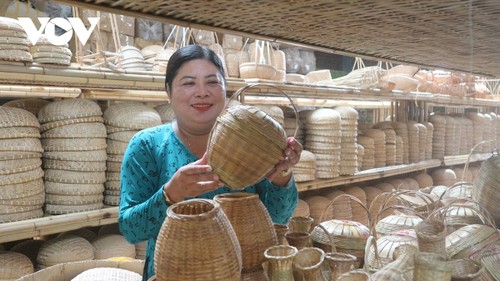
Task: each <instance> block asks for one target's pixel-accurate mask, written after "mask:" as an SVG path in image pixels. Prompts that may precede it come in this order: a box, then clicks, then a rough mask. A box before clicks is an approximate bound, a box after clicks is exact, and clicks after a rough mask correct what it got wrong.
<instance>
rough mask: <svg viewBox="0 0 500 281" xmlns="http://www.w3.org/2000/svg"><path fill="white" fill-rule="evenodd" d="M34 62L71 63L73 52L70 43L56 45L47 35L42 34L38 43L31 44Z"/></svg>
mask: <svg viewBox="0 0 500 281" xmlns="http://www.w3.org/2000/svg"><path fill="white" fill-rule="evenodd" d="M30 52H31V55H32V56H33V62H35V63H39V64H55V65H70V64H71V57H72V56H73V53H72V52H71V50H70V49H69V45H68V44H64V45H60V46H56V45H54V44H52V43H50V42H49V40H48V39H47V37H45V36H40V39H38V42H37V43H36V45H32V46H30Z"/></svg>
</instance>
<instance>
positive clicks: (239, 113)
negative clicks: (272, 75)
mask: <svg viewBox="0 0 500 281" xmlns="http://www.w3.org/2000/svg"><path fill="white" fill-rule="evenodd" d="M262 86H265V87H271V88H274V89H275V90H277V91H280V92H281V93H283V94H284V95H285V96H286V97H288V95H286V94H285V93H284V92H282V91H281V90H280V89H279V88H277V87H275V86H270V85H265V84H253V85H248V86H245V87H243V88H240V89H239V90H238V91H236V93H235V94H234V95H233V96H232V97H231V100H232V99H234V98H236V97H238V96H239V95H241V94H243V93H244V92H246V91H248V90H250V89H253V88H257V87H262ZM288 98H289V97H288ZM290 101H291V99H290ZM292 104H293V102H292ZM297 123H298V119H297ZM297 128H298V126H297ZM286 146H287V137H286V133H285V131H284V129H283V127H281V125H279V123H278V122H276V121H275V120H274V119H272V118H271V117H270V116H268V115H267V114H266V113H264V112H263V111H262V110H260V109H258V108H256V107H253V106H247V105H235V106H231V107H226V109H225V111H223V112H222V113H221V115H220V116H219V117H218V118H217V121H216V123H215V125H214V127H213V128H212V131H211V132H210V135H209V141H208V147H207V155H208V163H209V165H210V166H212V168H213V172H214V173H215V174H217V175H219V176H220V179H221V181H222V182H224V183H225V184H226V185H227V186H228V187H229V188H232V189H243V188H245V187H247V186H249V185H252V184H255V183H257V182H259V181H260V180H262V179H263V178H264V177H265V176H266V175H267V174H268V173H269V172H271V171H272V170H273V168H274V166H275V165H276V164H278V163H279V162H280V161H281V160H283V159H284V158H285V156H284V151H285V148H286Z"/></svg>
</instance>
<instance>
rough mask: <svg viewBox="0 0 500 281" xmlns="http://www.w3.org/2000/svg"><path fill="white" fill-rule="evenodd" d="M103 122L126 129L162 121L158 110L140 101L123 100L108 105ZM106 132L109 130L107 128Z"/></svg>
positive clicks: (140, 127)
mask: <svg viewBox="0 0 500 281" xmlns="http://www.w3.org/2000/svg"><path fill="white" fill-rule="evenodd" d="M103 118H104V124H106V125H110V126H114V127H119V128H127V129H137V130H141V129H145V128H149V127H154V126H158V125H160V124H161V123H162V121H161V117H160V115H159V114H158V112H157V111H156V110H155V109H154V108H151V107H149V106H147V105H144V104H142V103H140V102H123V103H115V104H112V105H110V106H109V107H108V108H107V109H106V110H105V111H104V115H103ZM108 133H112V132H110V130H108Z"/></svg>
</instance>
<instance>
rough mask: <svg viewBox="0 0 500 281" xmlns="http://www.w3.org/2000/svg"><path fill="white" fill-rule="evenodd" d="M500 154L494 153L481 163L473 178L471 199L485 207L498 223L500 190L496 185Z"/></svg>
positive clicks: (498, 180)
mask: <svg viewBox="0 0 500 281" xmlns="http://www.w3.org/2000/svg"><path fill="white" fill-rule="evenodd" d="M499 171H500V156H498V155H495V156H493V157H491V158H489V159H488V160H486V161H484V162H483V163H482V164H481V168H480V169H479V174H478V175H477V176H476V178H475V179H474V186H475V188H474V189H473V192H472V199H473V200H475V201H477V202H478V203H479V204H480V205H481V206H482V207H483V208H484V209H486V210H487V211H488V212H489V213H490V214H491V215H492V216H493V219H494V220H495V223H496V224H497V225H499V224H500V204H498V202H500V192H498V186H499V183H500V173H499Z"/></svg>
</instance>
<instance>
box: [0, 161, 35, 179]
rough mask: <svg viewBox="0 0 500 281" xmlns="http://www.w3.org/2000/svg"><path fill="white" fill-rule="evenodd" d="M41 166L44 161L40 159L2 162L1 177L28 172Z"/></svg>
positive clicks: (0, 164)
mask: <svg viewBox="0 0 500 281" xmlns="http://www.w3.org/2000/svg"><path fill="white" fill-rule="evenodd" d="M40 166H42V159H41V158H40V157H36V158H25V159H15V160H0V175H5V174H14V173H20V172H26V171H29V170H33V169H35V168H37V167H40Z"/></svg>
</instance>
